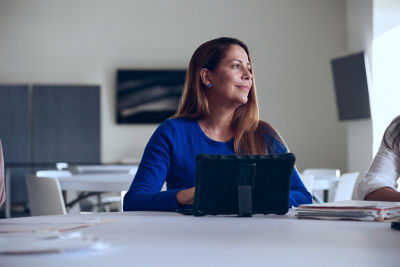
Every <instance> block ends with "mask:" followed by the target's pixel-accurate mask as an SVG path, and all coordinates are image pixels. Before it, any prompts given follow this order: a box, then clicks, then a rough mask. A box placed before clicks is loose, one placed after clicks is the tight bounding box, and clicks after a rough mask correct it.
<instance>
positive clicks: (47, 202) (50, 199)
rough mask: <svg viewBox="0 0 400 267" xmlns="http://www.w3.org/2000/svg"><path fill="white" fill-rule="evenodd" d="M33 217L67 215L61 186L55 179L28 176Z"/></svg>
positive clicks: (27, 185) (28, 189)
mask: <svg viewBox="0 0 400 267" xmlns="http://www.w3.org/2000/svg"><path fill="white" fill-rule="evenodd" d="M26 188H27V191H28V199H29V204H30V210H31V216H39V215H58V214H66V213H67V212H66V209H65V203H64V199H63V197H62V194H61V189H60V184H59V182H58V180H57V179H56V178H53V177H38V176H35V175H27V176H26Z"/></svg>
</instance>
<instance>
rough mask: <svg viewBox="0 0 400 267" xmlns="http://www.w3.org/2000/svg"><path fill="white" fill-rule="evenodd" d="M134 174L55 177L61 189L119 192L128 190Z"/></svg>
mask: <svg viewBox="0 0 400 267" xmlns="http://www.w3.org/2000/svg"><path fill="white" fill-rule="evenodd" d="M134 177H135V175H134V174H129V173H106V174H77V175H72V176H66V177H56V178H57V179H58V181H59V183H60V187H61V190H65V191H89V192H121V191H128V189H129V187H130V186H131V183H132V180H133V178H134Z"/></svg>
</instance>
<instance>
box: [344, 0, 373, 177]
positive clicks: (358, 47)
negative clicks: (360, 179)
mask: <svg viewBox="0 0 400 267" xmlns="http://www.w3.org/2000/svg"><path fill="white" fill-rule="evenodd" d="M372 8H373V7H372V0H347V6H346V18H347V33H348V38H347V47H348V54H351V53H355V52H360V51H365V54H366V59H367V62H369V63H370V62H371V58H372V51H371V50H372ZM369 66H370V67H371V64H369ZM367 73H368V76H369V77H371V68H367ZM370 86H372V83H370ZM370 99H371V88H370ZM370 102H371V101H370ZM346 124H347V155H348V171H350V172H355V171H358V172H360V173H363V172H364V171H366V170H367V169H368V167H369V165H370V163H371V160H372V157H373V155H372V120H371V119H361V120H353V121H349V122H347V123H346Z"/></svg>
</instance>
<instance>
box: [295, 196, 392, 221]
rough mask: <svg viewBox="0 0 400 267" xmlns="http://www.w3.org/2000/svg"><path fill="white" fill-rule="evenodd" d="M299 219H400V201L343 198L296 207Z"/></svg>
mask: <svg viewBox="0 0 400 267" xmlns="http://www.w3.org/2000/svg"><path fill="white" fill-rule="evenodd" d="M294 210H295V213H296V217H297V218H299V219H303V218H304V219H305V218H307V219H325V220H359V221H397V220H399V221H400V202H385V201H363V200H343V201H336V202H328V203H321V204H307V205H300V206H299V207H297V208H294Z"/></svg>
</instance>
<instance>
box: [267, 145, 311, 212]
mask: <svg viewBox="0 0 400 267" xmlns="http://www.w3.org/2000/svg"><path fill="white" fill-rule="evenodd" d="M273 142H274V148H275V149H274V152H273V153H275V154H283V153H288V149H287V147H286V146H285V145H284V144H281V143H280V142H278V141H276V140H274V141H273ZM310 203H312V196H311V194H310V192H308V191H307V189H306V187H305V186H304V184H303V182H302V181H301V179H300V175H299V172H298V171H297V168H296V167H294V168H293V173H292V182H291V184H290V192H289V207H290V208H291V207H297V206H299V205H301V204H310Z"/></svg>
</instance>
